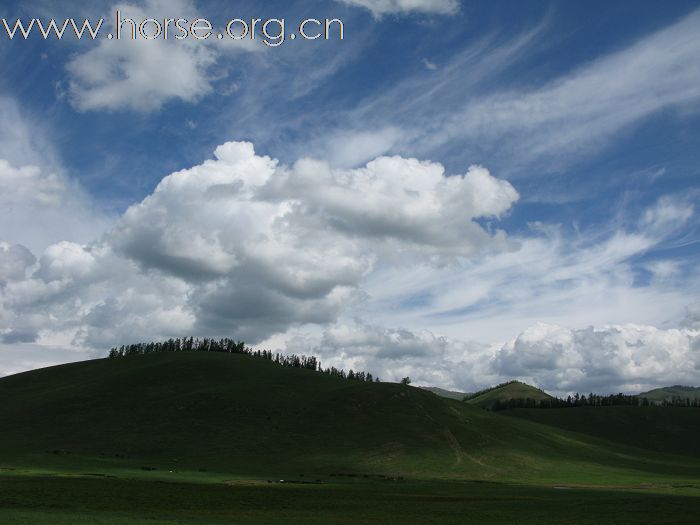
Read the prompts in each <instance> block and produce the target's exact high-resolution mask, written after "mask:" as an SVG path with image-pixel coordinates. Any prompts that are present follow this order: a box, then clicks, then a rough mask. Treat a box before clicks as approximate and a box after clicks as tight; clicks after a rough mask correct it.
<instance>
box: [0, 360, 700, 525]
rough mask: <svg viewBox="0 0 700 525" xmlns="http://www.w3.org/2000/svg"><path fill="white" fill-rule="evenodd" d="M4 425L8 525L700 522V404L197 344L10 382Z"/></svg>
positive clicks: (5, 387) (0, 465)
mask: <svg viewBox="0 0 700 525" xmlns="http://www.w3.org/2000/svg"><path fill="white" fill-rule="evenodd" d="M0 425H1V426H0V524H3V525H4V524H5V523H7V524H14V523H19V524H22V523H39V524H42V523H46V524H49V523H50V524H56V523H58V524H60V523H66V524H82V523H91V524H92V523H98V524H100V523H106V524H111V523H126V524H130V523H149V524H158V523H231V524H275V525H276V524H304V525H306V524H314V523H318V524H324V525H328V524H336V523H337V524H345V523H347V524H364V523H376V524H382V525H385V524H393V523H396V524H400V525H410V524H413V523H415V524H421V525H422V524H431V523H434V524H440V525H449V524H460V525H461V524H465V523H478V524H489V523H508V524H529V523H532V524H548V523H554V524H584V523H586V524H587V523H591V524H594V523H595V524H642V523H645V524H646V523H655V524H659V523H673V524H682V523H688V524H691V523H693V524H696V523H700V453H699V452H698V450H697V447H696V446H695V439H694V438H695V436H697V435H698V432H699V431H700V410H698V409H680V408H678V409H677V408H667V409H665V408H660V407H599V408H597V409H590V410H579V409H547V410H545V409H541V410H534V411H517V410H516V411H505V412H503V413H493V412H489V411H486V410H482V409H480V408H478V407H475V406H470V405H468V404H465V403H460V402H458V401H454V400H449V399H443V398H440V397H438V396H436V395H434V394H432V393H430V392H425V391H423V390H420V389H416V388H411V387H408V386H404V385H397V384H389V383H362V382H355V381H348V380H343V379H339V378H335V377H330V376H326V375H323V374H319V373H317V372H313V371H310V370H301V369H293V368H284V367H281V366H277V365H275V364H274V363H271V362H268V361H264V360H260V359H254V358H252V357H248V356H241V355H228V354H190V353H182V354H161V355H146V356H134V357H129V358H119V359H112V360H96V361H90V362H85V363H77V364H74V365H65V366H60V367H54V368H49V369H44V370H38V371H34V372H30V373H27V374H19V375H16V376H12V377H7V378H3V379H0ZM280 480H284V481H285V482H284V483H281V482H280Z"/></svg>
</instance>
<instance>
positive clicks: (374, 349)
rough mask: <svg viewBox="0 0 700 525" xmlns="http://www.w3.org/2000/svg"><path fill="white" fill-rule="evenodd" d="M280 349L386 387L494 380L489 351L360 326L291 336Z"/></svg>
mask: <svg viewBox="0 0 700 525" xmlns="http://www.w3.org/2000/svg"><path fill="white" fill-rule="evenodd" d="M284 349H285V350H286V351H288V352H294V353H297V354H313V355H316V356H318V357H319V358H320V359H321V363H322V365H323V366H324V367H328V366H335V367H337V368H344V369H345V370H349V369H354V370H364V371H368V372H371V373H373V374H375V375H377V376H379V377H380V378H382V379H383V380H386V381H398V380H399V379H401V378H403V377H406V376H409V377H410V378H411V380H412V381H413V382H414V383H415V384H418V385H440V386H443V387H445V388H466V389H473V388H475V387H476V386H477V385H484V384H487V383H489V381H498V379H499V376H498V375H497V374H496V373H494V372H493V371H492V367H491V361H492V359H493V350H492V349H491V347H489V345H485V344H482V343H478V342H473V341H468V342H467V341H462V340H459V339H448V338H446V337H441V336H437V335H435V334H434V333H432V332H431V331H428V330H421V331H411V330H407V329H394V328H385V327H380V326H376V325H370V324H366V323H363V322H361V321H359V320H356V321H354V322H340V323H337V324H335V325H333V326H330V327H329V328H328V329H326V330H325V331H323V333H322V334H321V335H320V336H310V335H294V336H292V337H290V338H289V340H288V341H287V342H286V343H285V347H284Z"/></svg>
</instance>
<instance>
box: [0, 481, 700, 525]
mask: <svg viewBox="0 0 700 525" xmlns="http://www.w3.org/2000/svg"><path fill="white" fill-rule="evenodd" d="M655 490H656V491H655ZM658 491H662V492H667V493H666V494H664V493H659V492H658ZM698 492H699V491H698V488H697V487H696V488H680V487H678V488H670V487H669V488H662V489H658V488H657V489H648V488H647V489H643V488H637V489H636V490H634V489H631V488H628V489H622V488H620V489H616V490H610V489H607V490H603V489H591V488H586V489H582V488H567V487H534V486H522V485H507V484H498V483H479V482H456V481H401V482H390V481H367V480H363V481H344V482H343V481H340V482H339V481H334V482H329V483H324V484H321V485H297V484H268V483H267V482H266V481H263V482H260V481H238V482H236V483H232V484H211V485H207V484H189V483H172V482H157V481H145V480H119V479H69V478H40V477H23V478H10V477H4V478H0V522H2V523H18V524H21V523H32V524H34V523H37V524H47V525H48V524H52V525H53V524H61V523H65V524H83V523H85V524H87V523H90V524H92V523H105V524H111V523H115V524H116V523H127V524H131V523H134V524H136V523H139V524H140V523H144V524H161V523H169V524H170V523H188V524H190V523H192V524H194V523H212V524H213V523H232V524H241V525H243V524H246V525H247V524H251V525H253V524H255V525H263V524H269V525H276V524H290V525H291V524H294V525H308V524H314V523H317V524H324V525H331V524H364V523H376V524H378V525H380V524H381V525H391V524H397V525H409V524H416V525H418V524H436V525H450V524H454V525H463V524H468V523H474V524H484V523H487V524H488V523H494V524H500V523H503V524H514V523H517V524H543V523H554V524H591V525H593V524H595V525H598V524H601V523H605V524H620V525H622V524H647V523H655V524H662V523H669V524H671V523H673V524H697V523H698V519H699V517H700V498H699V497H697V494H698ZM676 493H677V494H676ZM692 493H695V494H696V495H695V496H693V495H691V494H692Z"/></svg>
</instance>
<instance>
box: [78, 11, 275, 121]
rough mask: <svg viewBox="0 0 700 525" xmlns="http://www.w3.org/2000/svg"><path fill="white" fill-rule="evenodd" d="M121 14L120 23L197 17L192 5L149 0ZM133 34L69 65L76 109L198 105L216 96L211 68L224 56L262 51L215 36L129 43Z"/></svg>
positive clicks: (101, 44)
mask: <svg viewBox="0 0 700 525" xmlns="http://www.w3.org/2000/svg"><path fill="white" fill-rule="evenodd" d="M117 10H119V11H120V12H121V15H122V20H123V19H125V18H128V19H131V20H135V21H136V23H139V21H141V20H145V19H147V18H155V19H159V20H161V21H162V20H164V19H165V18H185V19H187V20H189V21H190V22H192V21H194V20H196V19H197V18H199V16H197V15H196V14H195V13H197V8H196V6H195V5H194V3H193V2H191V1H189V0H177V1H173V0H171V1H167V2H166V1H163V0H146V2H145V3H144V4H143V5H142V6H137V5H132V4H117V5H116V6H114V7H113V8H112V9H111V10H110V13H115V12H116V11H117ZM109 20H111V17H110V18H109ZM105 29H107V27H106V26H105ZM110 29H113V28H110ZM130 31H131V26H130V25H128V24H127V25H124V26H123V34H122V39H121V40H119V41H117V40H116V39H113V40H106V39H105V40H100V42H99V43H98V44H97V45H96V46H95V47H93V48H92V49H90V50H89V51H87V52H85V53H82V54H79V55H77V56H75V57H74V58H73V59H72V60H71V61H70V62H69V63H68V64H67V66H66V68H67V71H68V73H69V76H70V82H69V91H70V96H71V101H72V103H73V105H74V106H75V107H76V108H77V109H79V110H81V111H90V110H103V109H104V110H111V111H116V110H133V111H139V112H148V111H153V110H157V109H160V108H161V107H162V105H163V104H165V103H166V102H168V101H171V100H181V101H184V102H196V101H198V100H199V99H201V98H202V97H203V96H205V95H207V94H209V93H211V92H212V90H213V86H212V82H213V81H214V80H216V79H217V76H216V75H215V74H212V73H211V71H210V68H211V67H212V66H213V65H214V64H216V63H217V61H219V60H220V59H221V58H222V56H224V55H230V52H231V51H236V50H240V51H244V50H247V51H250V50H254V49H261V46H257V45H255V44H254V43H253V42H252V41H250V40H246V41H234V40H231V39H225V40H222V41H219V40H218V39H217V38H215V37H212V38H210V39H207V40H196V39H194V38H187V39H184V40H179V41H178V40H175V39H173V38H170V39H169V40H168V41H165V40H164V39H163V38H159V39H156V40H148V41H145V40H143V39H137V40H131V38H130V36H129V32H130ZM125 33H126V34H127V36H124V34H125ZM224 52H226V53H224Z"/></svg>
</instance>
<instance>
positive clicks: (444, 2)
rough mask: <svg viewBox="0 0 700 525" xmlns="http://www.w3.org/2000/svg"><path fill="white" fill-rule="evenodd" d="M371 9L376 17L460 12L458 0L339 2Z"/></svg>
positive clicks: (364, 0)
mask: <svg viewBox="0 0 700 525" xmlns="http://www.w3.org/2000/svg"><path fill="white" fill-rule="evenodd" d="M339 1H341V2H343V3H345V4H348V5H353V6H358V7H364V8H366V9H369V10H370V11H371V12H372V14H373V15H374V16H375V17H380V16H383V15H387V14H398V13H434V14H439V15H452V14H455V13H457V12H458V11H459V1H458V0H339Z"/></svg>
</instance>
